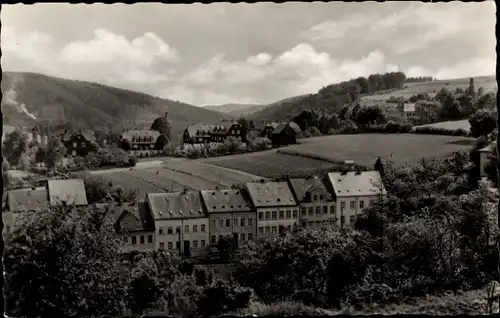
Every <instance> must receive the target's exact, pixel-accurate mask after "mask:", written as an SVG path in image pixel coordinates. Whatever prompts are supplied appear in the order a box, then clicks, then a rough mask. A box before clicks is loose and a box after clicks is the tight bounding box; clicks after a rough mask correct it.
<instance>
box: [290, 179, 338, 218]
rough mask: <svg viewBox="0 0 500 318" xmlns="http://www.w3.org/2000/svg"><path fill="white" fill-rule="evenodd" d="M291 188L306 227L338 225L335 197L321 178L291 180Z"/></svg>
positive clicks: (300, 216)
mask: <svg viewBox="0 0 500 318" xmlns="http://www.w3.org/2000/svg"><path fill="white" fill-rule="evenodd" d="M288 182H289V184H290V188H291V189H292V191H293V194H294V196H295V199H296V200H297V203H298V204H299V207H300V213H299V221H300V224H301V225H302V226H304V227H314V228H321V227H323V226H331V225H336V224H337V223H338V217H337V213H336V205H335V200H334V198H333V195H332V194H331V193H330V191H329V190H328V188H327V186H325V180H323V179H320V178H314V177H313V178H310V179H290V180H289V181H288Z"/></svg>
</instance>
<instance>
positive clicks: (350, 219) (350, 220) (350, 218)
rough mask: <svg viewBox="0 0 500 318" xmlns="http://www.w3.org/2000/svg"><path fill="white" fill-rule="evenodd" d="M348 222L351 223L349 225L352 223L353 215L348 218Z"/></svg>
mask: <svg viewBox="0 0 500 318" xmlns="http://www.w3.org/2000/svg"><path fill="white" fill-rule="evenodd" d="M349 222H351V223H353V222H354V215H351V216H349Z"/></svg>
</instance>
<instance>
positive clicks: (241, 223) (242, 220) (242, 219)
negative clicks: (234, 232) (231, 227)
mask: <svg viewBox="0 0 500 318" xmlns="http://www.w3.org/2000/svg"><path fill="white" fill-rule="evenodd" d="M240 225H241V226H245V218H241V220H240Z"/></svg>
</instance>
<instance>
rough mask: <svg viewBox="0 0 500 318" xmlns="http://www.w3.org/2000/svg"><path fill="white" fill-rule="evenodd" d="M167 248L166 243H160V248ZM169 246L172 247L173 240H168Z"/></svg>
mask: <svg viewBox="0 0 500 318" xmlns="http://www.w3.org/2000/svg"><path fill="white" fill-rule="evenodd" d="M164 248H165V243H163V242H162V243H160V250H163V249H164ZM168 248H169V249H172V242H168Z"/></svg>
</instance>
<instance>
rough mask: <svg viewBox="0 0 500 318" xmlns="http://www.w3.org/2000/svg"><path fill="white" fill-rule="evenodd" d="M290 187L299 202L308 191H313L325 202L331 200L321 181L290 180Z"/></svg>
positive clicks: (311, 179) (316, 179)
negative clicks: (321, 196)
mask: <svg viewBox="0 0 500 318" xmlns="http://www.w3.org/2000/svg"><path fill="white" fill-rule="evenodd" d="M290 186H291V188H292V191H293V192H294V193H295V197H296V198H297V200H299V202H303V201H304V199H305V195H306V193H307V192H308V191H314V192H316V193H320V194H322V195H324V196H325V199H324V200H325V201H329V200H332V199H333V197H332V195H331V193H330V192H329V191H328V190H327V188H326V186H325V184H324V182H323V180H322V179H319V178H310V179H290Z"/></svg>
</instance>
